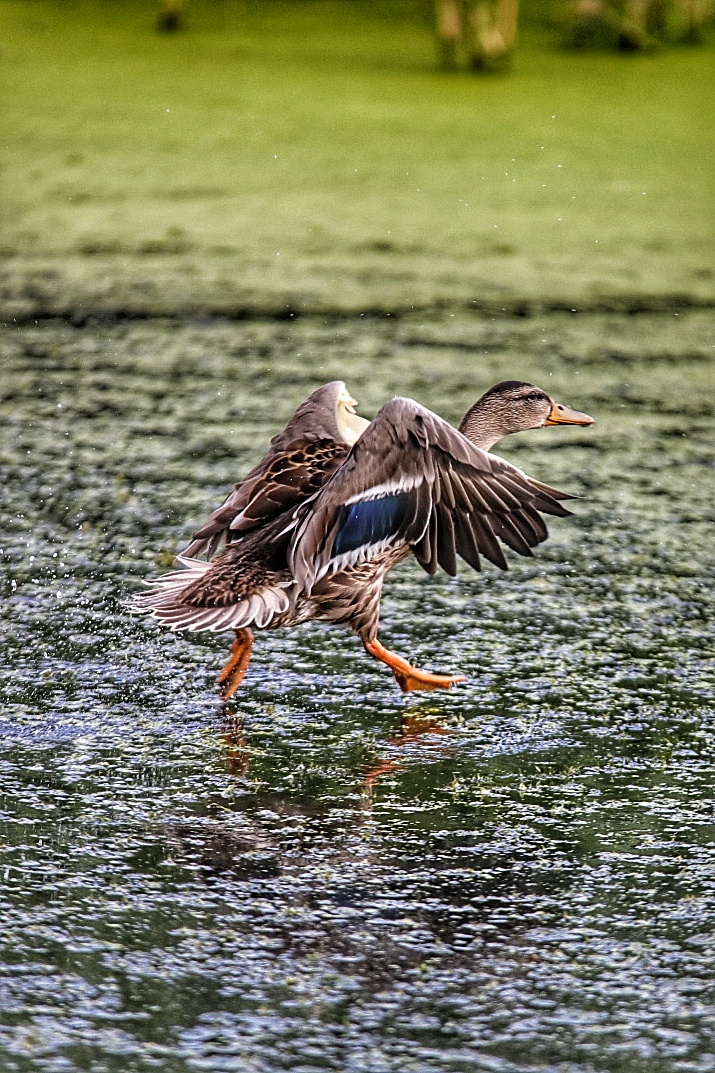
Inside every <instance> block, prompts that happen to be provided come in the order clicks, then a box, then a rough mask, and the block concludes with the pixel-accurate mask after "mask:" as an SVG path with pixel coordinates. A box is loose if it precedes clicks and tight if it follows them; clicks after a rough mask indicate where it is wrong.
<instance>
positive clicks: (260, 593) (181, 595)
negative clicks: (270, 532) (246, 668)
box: [128, 555, 293, 633]
mask: <svg viewBox="0 0 715 1073" xmlns="http://www.w3.org/2000/svg"><path fill="white" fill-rule="evenodd" d="M177 562H179V563H180V564H181V567H182V568H181V569H180V570H172V571H171V572H170V573H168V574H163V575H162V576H161V577H158V578H156V579H155V580H153V581H150V582H148V584H149V585H150V586H151V592H146V593H139V594H138V595H136V596H133V597H132V598H131V600H130V601H129V602H128V607H129V610H130V611H131V612H132V613H133V614H136V615H153V616H154V618H157V619H159V621H160V622H162V623H164V625H166V626H168V627H169V628H170V629H172V630H189V631H190V632H192V633H196V632H198V631H200V630H208V631H210V632H212V633H217V632H218V631H220V630H237V629H240V628H241V627H243V626H255V627H256V628H257V629H259V630H260V629H265V627H266V626H268V625H269V624H270V623H271V621H272V620H273V618H274V617H275V616H276V615H280V614H283V613H285V612H287V611H288V610H289V609H290V604H291V601H290V596H289V594H288V592H286V589H288V588H289V587H290V586H291V585H292V584H293V580H292V578H290V577H288V578H285V577H282V576H281V575H280V574H278V573H275V574H274V575H273V576H268V577H266V576H265V575H264V576H263V578H262V581H261V583H255V582H254V583H253V584H251V583H250V579H246V580H245V584H244V585H242V586H241V589H242V591H235V589H233V588H231V589H230V590H229V591H227V590H226V586H225V584H222V581H223V580H224V579H223V577H222V576H220V575H221V574H222V571H220V569H219V570H217V567H218V566H219V563H220V559H219V560H218V561H216V560H214V562H204V561H203V560H202V559H190V558H187V557H186V556H183V555H180V556H179V557H178V559H177ZM217 575H219V576H217Z"/></svg>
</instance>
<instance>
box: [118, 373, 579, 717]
mask: <svg viewBox="0 0 715 1073" xmlns="http://www.w3.org/2000/svg"><path fill="white" fill-rule="evenodd" d="M354 406H355V402H354V400H353V399H351V398H350V396H349V395H348V393H347V391H346V389H345V385H344V384H343V383H342V382H341V381H335V382H333V383H331V384H327V385H325V386H324V387H322V388H319V389H318V390H317V391H315V392H313V394H312V395H311V396H310V398H309V399H308V400H307V401H306V402H305V403H303V405H302V406H301V407H299V409H298V410H297V411H296V413H295V415H294V416H293V418H292V419H291V421H290V422H289V424H288V425H287V426H286V428H285V429H284V431H283V432H282V433H280V434H279V435H278V436H276V437H275V438H274V439H273V440H272V442H271V449H270V451H269V452H268V454H267V455H266V456H265V457H264V458H263V459H262V461H261V462H259V464H258V465H257V466H256V467H255V468H254V469H253V470H252V471H251V472H250V473H249V474H248V475H247V477H246V478H245V479H244V480H243V481H241V482H240V483H239V484H237V485H236V486H235V488H234V490H233V492H232V493H231V495H230V496H229V497H228V499H227V500H226V502H225V503H224V504H223V506H222V507H220V508H219V509H218V510H217V511H215V512H214V514H212V515H211V517H210V518H209V519H208V521H207V522H206V524H205V525H204V526H203V527H202V528H201V529H200V530H199V531H198V532H197V533H196V534H195V535H194V537H193V539H192V541H191V543H190V544H189V546H188V548H187V549H186V551H185V552H184V554H183V555H180V556H179V559H178V562H179V563H180V565H181V569H180V570H178V571H175V572H173V573H171V574H167V575H165V576H164V577H161V578H158V579H157V580H156V581H154V582H152V591H151V592H150V593H146V594H143V595H140V596H137V597H135V599H134V601H133V607H134V610H136V611H137V612H144V613H150V614H153V615H154V616H155V617H156V618H158V619H159V620H160V621H162V622H164V623H165V624H166V625H168V626H170V627H171V629H174V630H178V629H188V630H192V631H196V630H211V631H217V630H225V629H233V630H234V631H235V635H236V639H235V641H234V644H233V649H232V655H231V659H230V660H229V662H228V664H227V665H226V667H225V668H224V670H223V672H222V673H221V675H220V677H219V684H220V686H221V691H222V694H223V696H224V697H229V696H231V695H232V694H233V693H234V692H235V690H236V689H237V687H238V685H239V684H240V682H241V681H242V679H243V676H244V674H245V671H246V668H247V667H248V661H249V659H250V651H251V645H252V642H253V633H252V628H257V629H276V628H280V627H285V626H293V625H297V624H299V623H302V622H308V621H310V620H318V621H323V622H330V623H334V624H343V625H348V626H350V627H351V628H352V629H353V630H354V631H355V632H356V633H357V635H358V636H359V638H360V640H361V641H362V643H363V645H364V646H365V648H366V650H367V651H368V652H369V653H370V654H371V655H373V656H374V657H376V658H377V659H379V660H381V661H382V662H384V663H387V664H388V666H390V667H391V669H392V671H393V673H394V675H395V677H396V679H397V681H398V683H399V685H400V687H401V688H402V689H403V690H405V691H407V690H412V689H437V688H446V687H448V686H450V685H453V684H454V683H455V682H457V681H461V680H462V679H461V676H455V675H433V674H429V673H427V672H423V671H418V670H416V669H415V668H413V667H411V665H410V664H409V663H407V661H406V660H404V659H402V658H401V657H400V656H395V655H394V654H392V653H390V652H387V650H386V649H384V648H383V646H382V645H381V644H380V642H379V641H378V640H377V625H378V618H379V609H380V597H381V593H382V584H383V581H384V578H385V575H386V573H387V572H388V570H390V569H391V568H392V567H393V566H395V565H396V564H397V563H399V562H401V561H402V560H403V559H405V558H407V557H408V556H409V555H411V554H413V555H415V556H416V558H417V559H418V561H419V562H420V564H421V565H422V566H423V568H424V569H425V570H426V571H427V572H428V573H430V574H433V573H434V572H435V571H436V569H437V566H438V565H440V566H441V567H442V568H443V569H444V570H446V571H447V573H449V574H452V575H454V574H455V573H456V569H457V564H456V556H457V555H460V556H461V557H462V558H464V559H465V560H466V561H467V562H468V563H469V564H470V565H471V566H473V567H474V568H475V569H479V566H480V562H479V555H480V553H481V554H482V555H484V556H485V557H486V558H487V559H489V560H490V561H491V562H493V563H495V564H496V565H497V566H500V567H502V568H503V569H506V565H507V564H506V560H505V559H504V554H503V551H502V549H501V546H500V543H499V541H500V540H501V541H503V542H504V543H505V544H507V545H508V546H509V547H511V548H513V549H514V550H515V551H517V552H519V553H520V554H522V555H530V554H531V548H532V547H535V546H536V544H538V543H540V542H541V541H542V540H544V539H546V536H547V530H546V526H545V525H544V523H543V520H542V518H541V513H546V514H553V515H559V516H562V515H566V514H568V513H569V512H568V511H567V510H566V509H565V508H564V507H563V506H561V503H560V502H559V501H560V500H562V499H568V498H571V497H570V496H569V495H567V494H566V493H564V492H559V491H557V490H556V489H553V488H549V487H548V486H547V485H543V484H541V483H539V482H538V481H534V480H533V479H532V478H530V477H527V476H526V474H524V473H522V472H521V470H518V469H517V468H516V467H515V466H512V465H510V463H508V462H505V461H504V460H503V459H501V458H498V457H496V456H494V455H491V454H489V453H488V451H489V450H490V448H491V447H492V446H493V444H494V443H495V442H497V441H498V440H499V439H501V437H502V436H504V435H507V434H508V433H510V432H514V431H519V430H520V429H523V428H535V427H540V426H541V425H545V424H582V425H585V424H592V418H590V417H588V416H587V415H586V414H580V413H578V412H577V411H574V410H570V409H569V408H568V407H563V406H560V405H559V404H557V403H554V402H553V400H552V399H551V398H550V397H549V396H548V395H547V394H546V393H545V392H543V391H541V389H539V388H535V387H534V386H533V385H530V384H524V383H522V382H520V381H509V382H505V383H504V384H500V385H496V387H495V388H492V389H491V390H490V391H489V392H487V393H486V394H485V395H484V396H482V398H481V399H480V400H479V401H478V402H477V403H475V405H474V406H473V407H472V408H471V409H470V410H469V412H468V413H467V414H466V415H465V418H464V420H463V421H462V424H461V425H460V430H459V431H458V430H457V429H454V428H453V427H452V426H450V425H448V424H447V423H446V422H445V421H442V419H441V418H439V417H437V416H436V415H435V414H433V413H431V412H430V411H429V410H426V409H425V408H424V407H422V406H419V405H418V404H417V403H415V402H413V401H412V400H410V399H400V398H396V399H393V400H391V402H389V403H387V405H386V406H384V407H383V408H382V410H381V411H380V412H379V413H378V415H377V416H376V418H375V419H374V421H372V422H368V421H366V420H364V419H363V418H361V417H358V416H357V415H356V414H355V411H354ZM199 555H206V556H207V559H201V558H197V556H199Z"/></svg>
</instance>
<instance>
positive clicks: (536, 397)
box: [526, 391, 543, 402]
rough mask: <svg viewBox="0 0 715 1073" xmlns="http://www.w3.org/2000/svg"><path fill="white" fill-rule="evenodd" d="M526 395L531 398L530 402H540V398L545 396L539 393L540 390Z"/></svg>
mask: <svg viewBox="0 0 715 1073" xmlns="http://www.w3.org/2000/svg"><path fill="white" fill-rule="evenodd" d="M526 397H527V399H528V400H529V402H538V401H539V399H540V398H542V397H543V396H541V395H540V394H539V393H538V391H532V392H531V394H530V395H527V396H526Z"/></svg>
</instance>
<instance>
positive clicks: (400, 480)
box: [289, 398, 573, 592]
mask: <svg viewBox="0 0 715 1073" xmlns="http://www.w3.org/2000/svg"><path fill="white" fill-rule="evenodd" d="M571 498H573V497H572V496H570V495H568V494H567V493H566V492H559V491H558V490H557V489H555V488H550V487H549V486H548V485H545V484H541V483H540V482H539V481H535V480H533V479H532V478H531V477H528V476H527V475H526V474H525V473H522V471H521V470H520V469H517V468H516V466H512V465H511V464H510V463H509V462H506V461H504V459H502V458H499V457H497V456H496V455H492V454H489V453H487V452H486V451H482V450H480V449H479V448H478V447H475V446H474V445H473V444H472V443H470V441H469V440H468V439H466V437H465V436H463V435H462V434H461V433H460V432H458V431H457V430H456V429H455V428H453V427H452V426H451V425H449V424H448V423H447V422H446V421H443V420H442V419H441V418H440V417H438V416H437V415H436V414H433V413H431V411H430V410H427V409H425V408H424V407H422V406H420V405H419V404H418V403H416V402H413V401H412V400H411V399H403V398H395V399H392V401H391V402H388V403H387V405H386V406H384V407H383V408H382V410H380V412H379V413H378V415H377V417H375V419H374V420H373V421H372V422H371V424H370V426H369V428H368V429H366V431H365V432H364V433H363V435H362V436H361V438H360V439H359V440H358V442H357V443H356V444H355V446H354V447H353V448H352V450H351V451H350V454H349V455H348V457H347V458H346V460H345V461H344V462H343V464H342V465H341V466H340V467H339V468H338V469H337V470H336V471H335V473H334V474H333V475H332V477H330V479H329V480H328V481H327V483H326V484H325V487H324V488H323V489H322V491H321V492H319V493H318V495H317V496H316V498H315V500H314V501H313V503H312V504H311V505H310V506H309V507H308V509H307V510H306V513H305V516H304V517H303V518H302V519H301V522H300V524H299V526H298V527H297V529H296V532H295V535H294V537H293V540H292V543H291V548H290V552H289V564H290V568H291V571H292V573H293V576H294V578H295V579H296V581H297V582H298V584H299V585H300V586H301V587H302V588H303V589H304V590H305V591H307V592H310V590H311V589H312V587H313V586H314V585H315V583H316V582H317V581H318V580H319V579H320V578H321V577H323V575H325V574H327V573H334V572H335V571H338V570H343V569H345V568H346V567H349V566H353V565H355V564H357V563H361V562H365V561H367V560H370V559H373V558H375V557H376V556H377V555H379V554H380V553H381V552H383V551H385V550H387V549H389V548H393V547H397V546H399V545H404V544H408V545H409V546H410V548H411V550H412V551H413V552H414V554H415V556H416V557H417V559H418V561H419V562H420V564H421V565H422V566H423V567H424V569H425V570H426V571H427V573H429V574H433V573H434V572H435V571H436V569H437V566H438V565H439V566H441V567H442V569H443V570H446V572H447V573H448V574H451V575H454V574H455V573H456V572H457V556H458V555H459V556H461V557H462V558H463V559H464V560H466V562H467V563H469V565H470V566H472V567H474V569H475V570H479V568H480V559H479V557H480V555H483V556H484V557H485V558H487V559H489V560H490V561H491V562H492V563H495V564H496V566H499V567H501V568H502V569H504V570H505V569H506V567H507V564H506V559H505V558H504V553H503V551H502V548H501V546H500V543H499V542H500V541H502V542H503V543H504V544H506V545H508V547H510V548H512V549H513V550H514V551H517V552H519V553H520V554H521V555H531V549H532V548H533V547H535V546H536V545H537V544H539V543H540V542H541V541H542V540H545V539H546V537H547V536H548V532H547V529H546V526H545V524H544V520H543V518H542V517H541V514H542V513H543V514H554V515H557V516H563V515H566V514H569V511H567V510H566V509H565V508H564V507H562V506H561V504H560V502H559V500H561V499H571Z"/></svg>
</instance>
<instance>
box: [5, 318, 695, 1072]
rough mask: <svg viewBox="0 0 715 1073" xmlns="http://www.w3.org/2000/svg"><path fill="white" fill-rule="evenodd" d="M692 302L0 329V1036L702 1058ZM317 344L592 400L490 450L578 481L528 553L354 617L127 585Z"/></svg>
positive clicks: (217, 480)
mask: <svg viewBox="0 0 715 1073" xmlns="http://www.w3.org/2000/svg"><path fill="white" fill-rule="evenodd" d="M713 343H715V335H714V333H713V331H712V320H711V318H710V317H709V315H708V314H706V313H690V314H686V313H684V312H683V313H681V314H680V316H677V315H673V314H672V313H671V314H663V315H660V316H655V315H647V316H646V315H642V316H631V317H617V316H606V315H604V316H572V317H569V316H566V315H564V316H549V317H543V318H533V319H523V320H518V319H517V320H510V319H506V318H505V319H503V320H498V319H497V320H479V319H475V318H470V317H467V316H458V317H450V316H449V315H447V314H445V315H444V316H441V317H439V318H436V319H435V318H432V319H430V320H429V321H427V320H425V319H424V317H422V316H420V317H417V316H415V317H414V318H413V319H410V318H402V319H399V320H398V319H390V318H387V319H385V320H372V321H370V320H366V319H356V320H353V321H336V322H331V321H323V320H321V321H313V320H309V319H305V320H297V321H295V322H293V321H288V322H283V323H275V322H268V321H266V322H244V323H228V322H206V323H193V324H176V323H172V322H168V321H167V322H146V323H133V324H122V325H112V326H106V325H105V326H100V327H91V326H90V327H84V328H82V329H75V328H71V327H69V326H66V325H62V324H55V323H46V324H42V325H39V326H36V327H30V328H23V329H22V330H20V329H18V330H12V331H7V332H6V333H5V335H4V336H3V339H2V344H1V345H2V351H1V359H0V360H1V361H2V368H3V376H2V381H1V383H0V393H1V394H2V403H1V407H0V409H1V413H0V418H1V420H0V463H1V465H2V482H3V508H4V509H3V526H4V533H3V537H2V561H3V568H2V590H3V603H2V619H3V627H4V629H3V633H2V646H3V652H2V657H3V658H2V687H1V699H2V707H1V709H0V720H1V722H2V741H1V750H2V751H1V754H0V791H1V795H2V801H1V808H2V814H1V817H0V852H1V854H2V861H1V865H2V879H3V883H2V890H1V905H0V919H1V920H2V929H1V931H0V943H1V944H2V948H3V950H2V966H3V967H2V978H1V981H0V1070H2V1071H3V1073H5V1071H6V1070H7V1071H16V1070H17V1071H21V1073H25V1071H36V1070H42V1071H51V1073H65V1071H74V1070H87V1071H92V1073H100V1071H105V1070H106V1071H125V1070H129V1071H142V1073H144V1071H149V1070H167V1071H172V1073H173V1071H177V1073H178V1071H184V1070H185V1071H211V1073H213V1071H218V1070H236V1071H244V1070H245V1071H247V1073H275V1071H280V1070H291V1071H294V1073H313V1071H316V1073H317V1071H319V1070H339V1071H351V1073H353V1071H354V1073H398V1071H399V1073H403V1071H404V1073H408V1071H409V1073H453V1071H454V1073H462V1071H472V1070H479V1071H481V1070H484V1071H489V1073H491V1071H497V1073H502V1071H504V1073H507V1071H508V1073H517V1071H519V1073H521V1071H524V1073H526V1071H532V1070H534V1071H535V1070H549V1071H552V1070H553V1071H559V1073H572V1071H573V1073H577V1071H578V1073H582V1071H584V1073H585V1071H591V1070H593V1071H599V1070H613V1071H624V1073H631V1071H636V1073H641V1071H642V1073H646V1071H647V1073H651V1071H652V1073H661V1071H662V1073H671V1071H673V1073H706V1071H711V1070H715V1057H714V1055H715V1018H714V1016H713V1015H714V1013H715V1010H714V1007H713V1001H714V999H715V949H714V946H715V939H714V935H715V929H714V925H715V901H714V895H715V815H714V813H713V775H714V768H715V764H714V761H713V739H714V731H715V718H714V714H713V697H714V695H715V682H714V676H713V666H712V662H709V659H710V657H711V654H712V650H713V645H712V633H711V632H709V625H708V623H709V620H710V619H711V617H712V611H713V603H714V602H715V601H714V599H713V586H712V578H713V565H714V560H715V555H714V554H713V543H712V521H713V490H714V488H713V485H714V482H713V459H712V412H713V393H712V388H713V374H712V357H713V353H714V352H713ZM335 377H340V378H343V379H345V380H346V381H347V383H348V386H349V387H350V389H351V390H352V391H353V393H354V394H356V396H357V397H358V398H359V399H360V400H361V403H362V410H363V413H366V414H367V415H368V416H369V415H370V414H372V413H374V412H375V410H376V409H377V408H378V406H379V405H380V404H381V402H383V401H385V400H386V399H387V398H388V397H389V396H390V395H391V394H393V393H395V392H399V393H401V394H409V395H411V396H413V397H415V398H417V399H419V400H420V401H421V402H423V403H425V404H427V405H429V406H430V407H432V408H433V409H436V410H438V411H439V412H441V413H442V414H443V415H444V416H445V417H447V418H449V419H452V420H455V419H457V418H458V417H459V416H460V415H461V413H462V412H463V411H464V410H465V409H466V407H467V406H468V405H469V404H470V403H471V402H472V401H473V399H474V398H476V397H477V395H479V394H480V393H481V392H482V391H483V390H484V389H485V388H486V387H487V386H488V385H489V384H490V383H492V382H494V381H496V380H499V379H504V378H507V377H519V378H524V379H532V380H534V381H535V382H537V383H539V384H541V385H542V386H543V387H546V388H547V389H548V390H550V391H552V392H553V393H554V394H555V395H556V396H557V397H558V398H560V399H561V400H562V401H564V402H567V403H569V404H571V405H574V406H576V407H578V408H580V409H584V410H586V411H588V412H590V413H592V414H594V415H595V416H596V418H597V420H598V424H597V426H596V427H595V428H594V429H592V430H575V429H555V430H547V431H538V432H532V433H529V434H527V435H524V436H521V437H517V438H514V439H513V440H511V441H508V442H507V443H506V444H504V445H503V453H504V454H505V455H507V456H508V457H510V458H511V459H513V460H514V461H515V462H516V463H517V464H518V465H520V466H522V467H523V468H525V469H526V470H527V471H528V472H530V473H532V474H533V475H534V476H537V477H540V478H542V479H543V480H546V481H548V482H550V483H554V484H556V485H557V486H561V487H566V488H569V489H571V490H573V491H576V492H579V493H582V495H583V497H584V498H583V501H581V502H579V503H577V504H576V507H575V511H576V517H574V518H572V519H564V520H563V521H559V520H557V521H554V523H553V525H552V527H551V528H552V538H551V540H550V541H549V543H548V544H546V545H545V546H543V547H542V548H540V549H539V551H538V553H537V555H536V557H535V558H534V559H533V560H528V561H527V560H519V559H518V557H517V556H512V557H511V563H512V568H511V569H510V571H509V573H508V574H506V575H501V574H499V572H498V571H496V570H492V569H490V570H489V571H485V573H484V574H482V575H480V576H478V575H475V574H473V573H471V572H470V571H468V570H467V569H466V568H465V569H464V570H463V572H462V574H461V576H460V577H459V578H458V579H456V580H450V579H447V578H435V579H431V580H430V579H428V578H427V577H425V576H422V574H421V572H420V571H419V570H418V569H416V568H414V569H413V568H411V567H410V566H409V565H408V566H407V567H405V568H401V569H400V570H398V571H396V572H395V574H394V575H392V576H391V579H390V581H389V584H388V588H387V593H386V598H385V601H384V617H383V627H382V634H381V636H382V639H383V641H385V643H386V644H388V645H389V646H390V647H393V648H395V649H396V650H397V651H399V652H402V653H404V654H405V655H407V656H409V657H410V658H412V659H413V660H414V661H415V662H416V663H417V664H418V665H420V666H424V667H426V668H427V669H432V670H444V671H461V672H463V673H465V674H467V675H468V683H467V684H466V685H465V686H464V687H462V688H460V689H459V690H454V691H452V692H449V693H434V694H424V695H422V696H417V697H410V698H403V697H402V695H401V694H400V693H399V692H398V690H397V688H396V686H395V684H394V682H393V679H392V677H391V676H390V675H389V672H387V671H386V669H384V668H381V667H379V666H378V665H377V664H375V663H373V662H372V661H370V660H369V659H368V658H367V657H366V656H365V654H364V653H363V651H362V649H361V647H360V645H359V644H358V643H357V642H356V641H355V640H354V639H353V638H352V637H351V636H350V635H349V634H347V633H343V632H340V631H338V630H332V631H329V630H325V629H323V628H321V627H318V626H316V627H304V628H302V629H301V630H296V631H292V632H288V633H285V634H282V633H280V632H277V633H275V634H269V635H266V636H264V637H259V641H258V643H257V645H256V649H255V657H254V661H253V663H252V665H251V669H250V672H249V675H248V677H247V679H246V682H245V684H244V687H243V688H242V690H241V692H240V693H239V695H238V696H237V698H236V700H235V702H234V703H232V704H231V705H227V706H224V707H222V706H221V705H220V704H219V703H218V701H217V698H216V695H215V692H214V679H215V675H216V673H217V671H218V669H219V668H220V666H221V664H222V662H223V660H224V658H225V655H226V651H227V645H228V640H229V638H226V637H223V636H220V637H210V638H208V639H207V638H202V637H188V636H173V635H171V634H168V633H166V632H162V631H161V629H160V628H159V627H157V626H155V625H154V624H153V623H151V622H144V621H137V620H134V619H131V618H130V617H129V616H128V615H127V614H126V612H125V611H124V609H123V607H122V602H121V601H122V600H123V598H124V597H125V596H126V594H127V593H128V592H130V591H133V590H134V589H136V588H137V587H138V586H139V582H140V579H141V578H142V577H144V576H146V575H148V574H151V573H155V572H156V571H157V569H159V568H160V567H163V566H166V565H168V563H169V562H170V559H171V557H172V554H173V552H174V550H175V549H176V547H178V546H180V545H181V542H182V540H184V538H185V537H186V535H187V534H188V533H189V532H190V531H191V529H192V528H193V527H195V525H196V524H197V523H198V522H199V521H200V520H201V519H202V517H203V516H204V515H205V514H206V513H207V512H208V511H209V510H210V509H212V507H213V506H215V505H216V504H217V503H218V502H219V501H220V499H221V497H222V495H223V494H224V493H225V491H226V488H227V487H228V486H229V485H230V484H231V483H233V481H234V480H236V479H237V477H238V476H239V475H240V474H241V473H242V472H244V471H245V470H246V468H247V467H248V466H249V465H250V464H251V463H252V462H253V461H255V459H256V458H257V457H258V455H259V454H260V453H261V451H262V449H263V447H264V446H265V444H266V442H267V440H268V438H269V437H270V435H272V434H273V433H274V432H275V431H276V430H277V428H278V427H279V426H280V425H281V423H282V422H283V420H284V419H286V418H287V417H288V416H289V414H290V412H291V411H292V408H293V407H294V405H295V404H297V402H299V401H300V400H301V399H302V398H303V397H305V396H306V395H307V394H308V393H309V391H310V390H312V388H313V387H315V386H316V385H317V384H319V383H321V382H323V381H326V380H329V379H333V378H335Z"/></svg>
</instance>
